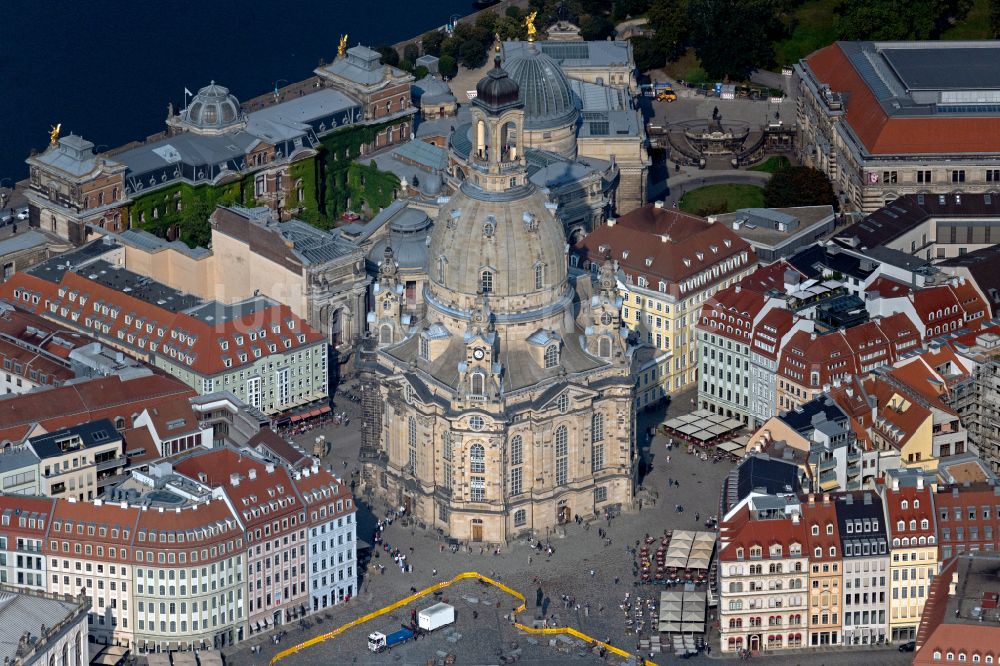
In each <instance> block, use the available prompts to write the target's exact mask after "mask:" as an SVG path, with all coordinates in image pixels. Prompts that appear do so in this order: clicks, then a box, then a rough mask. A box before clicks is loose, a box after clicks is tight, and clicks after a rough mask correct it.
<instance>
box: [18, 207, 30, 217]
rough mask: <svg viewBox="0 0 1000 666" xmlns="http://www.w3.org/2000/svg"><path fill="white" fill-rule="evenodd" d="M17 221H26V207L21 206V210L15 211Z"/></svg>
mask: <svg viewBox="0 0 1000 666" xmlns="http://www.w3.org/2000/svg"><path fill="white" fill-rule="evenodd" d="M17 219H19V220H27V219H28V207H27V206H22V207H21V208H18V209H17Z"/></svg>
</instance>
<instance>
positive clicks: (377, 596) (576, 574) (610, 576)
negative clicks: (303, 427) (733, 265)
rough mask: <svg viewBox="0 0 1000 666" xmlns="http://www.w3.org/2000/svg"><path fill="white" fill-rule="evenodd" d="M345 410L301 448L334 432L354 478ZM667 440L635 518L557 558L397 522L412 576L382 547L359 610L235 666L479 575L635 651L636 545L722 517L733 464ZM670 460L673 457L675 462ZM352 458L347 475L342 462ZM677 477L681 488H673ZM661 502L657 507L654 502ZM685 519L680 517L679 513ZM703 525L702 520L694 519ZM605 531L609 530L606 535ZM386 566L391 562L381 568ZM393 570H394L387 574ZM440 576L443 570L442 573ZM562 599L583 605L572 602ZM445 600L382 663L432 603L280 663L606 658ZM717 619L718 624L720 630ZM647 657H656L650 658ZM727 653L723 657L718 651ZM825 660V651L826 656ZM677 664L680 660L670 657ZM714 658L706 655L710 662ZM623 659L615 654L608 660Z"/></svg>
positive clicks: (577, 538) (362, 522) (362, 514)
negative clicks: (391, 643)
mask: <svg viewBox="0 0 1000 666" xmlns="http://www.w3.org/2000/svg"><path fill="white" fill-rule="evenodd" d="M692 397H693V393H692V394H687V395H681V396H678V397H676V398H675V399H674V401H673V403H672V404H671V406H670V407H669V408H668V409H662V408H661V409H660V410H659V411H657V412H651V413H650V412H646V413H642V414H641V415H640V429H639V431H640V432H645V430H646V428H649V427H650V426H652V425H654V424H657V423H660V422H662V421H663V420H665V419H666V418H668V417H673V416H677V415H679V414H682V413H685V412H686V411H690V410H691V398H692ZM337 411H338V412H340V411H346V412H347V414H348V416H349V418H350V424H349V425H348V426H346V427H338V426H331V427H328V428H325V429H322V430H321V429H316V430H312V431H310V432H308V433H305V434H302V435H299V436H298V437H297V440H298V441H299V443H300V444H301V445H302V446H303V448H306V449H307V450H311V447H312V443H313V441H314V438H315V437H316V436H317V435H318V434H324V435H326V437H327V439H328V440H329V441H330V442H331V443H332V447H331V451H330V453H329V455H328V456H327V458H326V460H325V462H326V463H327V464H329V465H331V466H332V467H333V468H334V470H335V471H336V472H337V473H338V474H342V475H343V476H344V477H345V478H349V476H350V474H351V473H352V472H354V471H356V470H357V469H358V464H357V454H358V447H359V445H360V433H359V429H360V414H359V409H358V407H357V404H356V403H352V402H349V401H348V400H345V399H341V400H340V402H338V404H337ZM666 444H667V442H666V439H665V438H663V437H660V436H657V437H655V438H654V439H653V440H652V442H649V443H644V444H643V447H642V451H643V457H644V461H645V464H644V466H643V467H644V468H645V469H649V468H651V469H650V471H649V472H648V473H647V474H645V475H644V477H643V478H642V481H641V491H640V496H641V497H643V498H645V499H644V500H643V503H642V510H641V511H637V512H633V513H626V514H624V515H621V516H618V517H615V518H613V519H612V520H611V521H610V522H609V521H608V520H607V519H606V518H604V517H602V518H600V519H599V520H594V521H592V523H591V524H590V525H577V524H570V525H567V526H566V527H565V528H564V529H562V530H560V531H558V532H557V533H553V534H549V535H545V534H542V535H539V536H540V538H541V539H542V540H543V541H546V540H547V541H549V542H551V544H552V546H553V548H554V550H555V552H554V553H553V555H552V556H551V557H546V556H545V555H544V554H543V553H539V552H538V551H536V550H534V549H532V548H531V547H530V546H529V545H528V544H527V543H526V542H524V541H518V542H515V543H512V544H509V545H508V546H507V547H506V548H503V549H501V551H500V552H499V554H497V555H495V554H493V553H494V551H493V550H491V549H490V548H489V547H488V546H486V545H480V544H475V545H471V544H470V545H466V546H464V547H462V548H461V549H459V550H458V551H457V552H453V551H452V549H451V548H450V547H449V546H448V545H447V543H446V542H445V541H444V540H442V539H441V538H440V537H439V536H438V535H437V534H435V533H433V532H429V531H425V530H421V529H419V528H415V527H409V526H405V525H403V524H402V522H401V521H399V520H396V521H394V522H393V524H392V525H390V526H388V527H387V529H386V530H385V531H384V532H383V539H384V542H385V543H387V544H389V545H390V546H391V547H393V548H398V549H400V550H401V551H402V552H403V553H405V554H406V555H407V562H408V563H409V564H411V565H412V571H411V572H409V573H402V572H401V571H400V569H399V567H398V566H396V565H395V564H394V563H393V561H392V558H390V557H389V556H388V554H387V553H386V552H384V551H383V550H381V549H380V550H378V551H376V552H377V553H378V556H377V557H374V556H373V557H372V559H371V561H370V563H369V565H368V567H367V571H366V572H364V577H363V580H362V582H361V583H360V594H359V596H358V597H356V598H355V599H353V600H351V601H350V602H348V603H346V604H343V605H341V606H338V607H335V608H333V609H330V610H328V611H327V612H326V613H324V614H321V616H320V617H319V618H318V620H319V621H317V618H316V617H310V618H308V619H307V620H306V621H305V622H304V623H302V625H300V624H295V623H293V624H290V625H286V626H285V627H284V629H285V630H286V631H287V634H286V635H285V636H284V638H283V639H282V640H281V642H280V643H279V644H278V645H275V644H274V643H273V641H272V639H271V637H270V635H262V636H260V637H254V638H252V639H250V640H249V641H247V642H246V643H244V644H241V645H240V649H239V650H238V651H237V652H235V653H234V654H232V655H230V656H229V663H238V664H241V665H242V664H247V665H260V664H266V663H267V662H268V660H269V659H270V657H271V656H273V655H274V654H275V653H276V652H278V651H279V650H283V649H285V648H288V647H290V646H292V645H294V644H297V643H300V642H301V641H303V640H306V639H308V638H311V637H313V636H316V635H318V634H322V633H325V632H327V631H330V630H332V629H334V628H336V627H338V626H340V625H342V624H344V623H346V622H349V621H351V620H353V619H355V618H357V617H360V616H362V615H365V614H367V613H369V612H372V611H374V610H377V609H379V608H382V607H384V606H386V605H388V604H390V603H392V602H394V601H396V600H398V599H401V598H404V597H406V596H408V595H409V594H410V592H411V588H415V589H418V590H419V589H423V588H425V587H427V586H429V585H432V584H434V583H437V582H440V581H442V580H446V579H450V578H451V577H453V576H454V575H455V574H457V573H460V572H463V571H478V572H480V573H482V574H484V575H487V576H491V577H493V578H494V579H496V580H498V581H499V582H502V583H504V584H506V585H509V586H510V587H512V588H514V589H516V590H518V591H520V592H521V593H522V594H524V596H525V597H526V599H527V610H526V611H525V613H524V614H522V615H521V616H520V617H519V618H518V619H519V620H520V621H522V622H524V623H531V622H532V621H533V620H535V619H536V618H541V617H542V610H543V609H542V608H539V607H536V605H535V601H536V595H537V590H538V589H539V588H540V589H541V590H542V596H543V605H544V610H545V611H546V612H545V617H546V618H547V619H548V620H549V621H550V622H554V623H555V624H556V625H557V626H567V625H569V626H573V627H575V628H576V629H578V630H580V631H582V632H584V633H586V634H588V635H590V636H593V637H594V638H597V639H600V640H606V641H607V642H609V643H611V644H612V645H615V646H616V647H619V648H622V649H624V650H627V651H630V652H634V651H635V650H636V647H637V636H636V635H635V633H634V631H633V629H630V628H628V627H626V626H625V615H624V613H623V611H622V610H621V608H620V604H622V603H623V602H624V599H625V595H626V593H628V594H629V595H630V596H631V597H632V599H633V600H634V599H635V598H636V597H637V596H638V597H639V598H640V599H641V600H642V601H643V602H645V600H646V599H649V598H652V599H654V600H656V601H658V600H659V593H660V591H661V590H662V589H663V588H662V587H660V586H648V585H640V586H638V587H637V586H634V584H633V581H635V580H636V579H635V578H634V577H633V566H632V564H633V557H632V555H631V554H630V553H629V552H627V547H635V545H636V542H637V541H639V540H641V539H642V538H643V537H645V535H646V534H647V533H650V534H654V535H658V534H662V533H663V531H664V530H673V529H685V530H694V529H702V530H704V529H705V527H704V521H705V519H706V518H707V517H709V516H711V515H715V513H716V511H717V508H716V507H717V505H718V496H719V488H720V484H721V481H722V478H723V477H724V476H725V475H726V474H727V473H728V472H729V470H731V469H732V464H731V463H728V462H719V463H713V462H712V461H711V458H710V459H709V460H708V461H707V462H706V461H702V460H700V459H699V458H698V457H697V456H694V455H689V454H687V453H686V452H685V450H686V449H685V448H682V447H676V446H675V447H674V448H673V450H671V451H667V448H666ZM668 457H669V461H668ZM345 462H347V466H346V467H345V465H344V463H345ZM668 479H672V480H674V481H676V482H679V484H680V485H679V486H671V485H669V483H668ZM358 499H359V511H358V513H359V515H358V537H359V539H360V540H361V541H363V542H365V543H368V544H370V543H371V541H372V535H373V529H374V523H375V521H376V520H377V519H379V518H384V516H385V507H381V506H375V507H374V511H375V513H374V514H373V513H372V510H371V509H372V508H371V507H369V506H368V505H367V504H366V503H365V502H363V501H362V500H363V498H360V497H359V498H358ZM654 502H655V503H654ZM678 504H680V505H682V506H683V512H678V511H677V505H678ZM696 517H697V518H698V520H695V518H696ZM599 530H606V533H607V538H606V539H602V538H601V536H600V535H599ZM379 565H381V566H379ZM382 567H384V573H379V570H380V569H381V568H382ZM435 570H436V573H435ZM564 595H565V596H570V597H573V598H574V599H573V602H572V603H571V604H569V605H568V607H567V604H566V603H565V601H564ZM443 597H444V598H445V599H447V600H448V601H449V602H450V603H452V604H454V605H455V607H456V611H457V620H456V624H455V625H454V627H451V628H446V629H442V630H440V631H439V632H436V633H434V634H431V635H429V636H427V637H425V638H422V639H420V640H417V641H411V642H410V643H407V644H404V645H402V646H398V647H397V648H395V649H393V650H392V651H390V652H388V653H384V654H380V655H373V654H371V653H370V652H369V651H368V649H367V635H368V634H369V633H370V632H372V631H382V632H384V633H389V632H390V631H392V630H395V629H396V628H398V627H399V626H400V624H403V623H407V622H408V621H409V618H410V612H411V610H412V609H420V608H424V607H426V606H429V605H431V604H432V603H433V602H434V599H432V598H427V599H425V600H422V601H419V602H416V603H414V604H412V605H411V606H408V607H406V608H403V609H399V610H397V611H394V612H393V613H389V614H386V615H384V616H382V617H380V618H377V619H375V620H372V621H370V622H368V623H366V624H365V625H363V626H360V627H356V628H354V629H351V630H349V631H347V632H345V633H344V634H342V635H340V636H338V637H337V638H335V639H331V640H329V641H327V642H324V643H321V644H319V645H316V646H313V647H311V648H308V649H306V650H304V651H302V652H300V653H298V654H296V655H293V656H291V657H288V658H286V659H285V660H283V661H282V662H281V663H283V664H288V665H289V666H300V665H302V666H304V665H306V664H333V663H336V664H342V663H374V664H381V663H385V664H388V663H402V664H426V663H428V661H429V660H437V659H444V658H445V657H446V655H448V654H453V655H455V657H456V661H455V663H458V664H499V663H503V658H510V657H514V656H516V657H517V660H518V662H519V663H525V664H548V663H552V664H555V663H565V662H566V661H567V660H569V659H573V660H574V661H581V662H582V663H588V662H591V663H598V662H600V661H601V659H600V658H599V657H597V656H595V655H590V654H588V653H586V652H585V651H584V650H583V648H582V647H581V646H580V645H579V643H578V642H577V641H573V640H572V639H564V638H556V637H552V636H529V635H527V634H525V633H523V632H520V631H518V630H516V629H515V628H513V627H512V626H510V622H509V619H508V615H509V613H510V612H511V610H512V609H513V607H514V606H515V605H516V601H515V600H514V599H513V598H511V597H509V596H507V595H506V594H504V593H502V592H500V591H499V590H496V589H494V588H492V587H488V586H486V585H484V584H481V583H478V582H475V581H462V582H460V583H456V584H455V585H453V586H452V587H450V588H447V589H446V590H444V592H443ZM714 624H715V622H714V617H713V616H711V615H710V619H709V625H710V626H714ZM649 628H650V622H649V618H648V617H647V618H646V621H645V623H644V626H643V629H642V636H643V637H648V636H649ZM254 644H259V645H261V651H260V653H259V654H251V653H250V651H249V646H250V645H254ZM877 654H878V655H879V656H878V657H877V659H875V660H874V661H875V662H877V663H906V662H907V661H908V660H907V659H904V658H903V657H904V655H899V654H898V653H896V652H895V650H892V649H888V650H882V651H878V652H877ZM858 655H859V653H857V652H853V651H851V652H847V653H845V654H844V658H843V659H842V660H840V661H838V660H837V656H838V653H835V654H834V655H832V656H830V657H829V658H827V655H826V654H824V655H823V659H822V660H818V661H814V659H815V657H814V656H811V655H808V654H802V655H792V656H787V657H781V658H777V659H774V658H772V657H768V659H769V662H770V661H773V662H774V663H782V664H785V663H787V664H798V663H802V664H807V663H808V664H811V663H824V664H831V665H832V664H838V663H847V660H848V659H854V660H856V659H857V656H858ZM647 656H648V655H647ZM712 656H713V657H717V656H718V654H717V653H713V655H712ZM817 656H818V655H817ZM667 658H668V655H655V656H654V661H656V662H657V663H666V661H667ZM669 658H671V659H672V658H673V657H672V655H669ZM700 658H701V659H703V660H706V661H707V658H706V657H705V656H704V655H702V656H701V657H700ZM616 660H617V659H616V658H615V659H612V658H609V661H616Z"/></svg>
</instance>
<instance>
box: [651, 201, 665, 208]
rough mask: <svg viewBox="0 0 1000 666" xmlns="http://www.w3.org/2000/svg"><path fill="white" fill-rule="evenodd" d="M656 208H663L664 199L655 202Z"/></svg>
mask: <svg viewBox="0 0 1000 666" xmlns="http://www.w3.org/2000/svg"><path fill="white" fill-rule="evenodd" d="M653 206H654V207H655V208H663V201H657V202H656V203H654V204H653Z"/></svg>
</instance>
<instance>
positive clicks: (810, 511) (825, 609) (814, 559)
mask: <svg viewBox="0 0 1000 666" xmlns="http://www.w3.org/2000/svg"><path fill="white" fill-rule="evenodd" d="M802 524H803V525H804V526H805V529H806V544H807V548H808V553H809V645H810V646H824V645H840V642H841V639H842V637H843V633H842V631H841V620H842V615H841V601H842V594H843V570H842V569H841V565H842V562H843V558H842V556H841V549H840V534H839V531H838V526H839V524H838V521H837V509H836V507H835V506H834V502H833V500H831V498H830V495H829V494H828V493H823V494H822V495H821V496H817V495H815V494H813V493H810V494H809V496H808V499H807V501H806V502H803V503H802Z"/></svg>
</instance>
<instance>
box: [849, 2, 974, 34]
mask: <svg viewBox="0 0 1000 666" xmlns="http://www.w3.org/2000/svg"><path fill="white" fill-rule="evenodd" d="M970 6H971V1H970V0H843V1H842V2H841V3H840V4H839V5H838V8H837V16H838V21H837V31H838V34H839V35H840V37H841V39H876V40H903V39H934V38H937V37H938V36H939V35H940V34H941V33H942V32H943V31H944V30H946V29H947V28H948V27H949V26H950V25H951V23H952V21H954V20H957V19H961V18H963V17H964V16H965V15H966V14H967V13H968V11H969V8H970Z"/></svg>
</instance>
